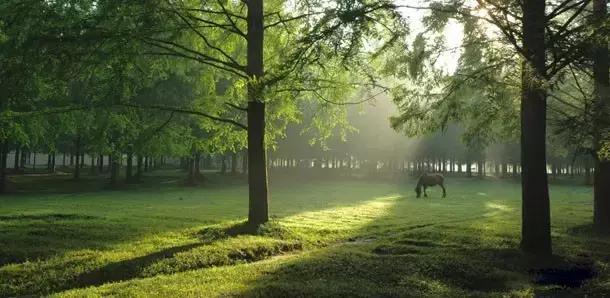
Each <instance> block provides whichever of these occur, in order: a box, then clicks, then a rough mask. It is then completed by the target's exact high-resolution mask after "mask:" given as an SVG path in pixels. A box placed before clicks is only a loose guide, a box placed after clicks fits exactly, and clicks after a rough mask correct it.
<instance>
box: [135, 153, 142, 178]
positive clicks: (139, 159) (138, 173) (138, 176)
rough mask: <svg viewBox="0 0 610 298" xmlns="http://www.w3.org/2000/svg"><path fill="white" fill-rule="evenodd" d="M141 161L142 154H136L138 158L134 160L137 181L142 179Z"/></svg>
mask: <svg viewBox="0 0 610 298" xmlns="http://www.w3.org/2000/svg"><path fill="white" fill-rule="evenodd" d="M142 163H143V157H142V155H140V154H138V159H137V161H136V167H137V168H136V179H137V180H138V181H140V180H142Z"/></svg>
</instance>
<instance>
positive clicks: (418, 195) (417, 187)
mask: <svg viewBox="0 0 610 298" xmlns="http://www.w3.org/2000/svg"><path fill="white" fill-rule="evenodd" d="M415 193H416V194H417V197H418V198H419V197H420V196H421V186H420V185H419V184H418V185H417V186H416V187H415Z"/></svg>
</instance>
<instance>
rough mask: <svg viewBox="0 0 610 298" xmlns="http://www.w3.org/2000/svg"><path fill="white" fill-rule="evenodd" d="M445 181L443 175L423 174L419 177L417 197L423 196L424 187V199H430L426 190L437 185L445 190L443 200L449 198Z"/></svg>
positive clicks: (416, 190)
mask: <svg viewBox="0 0 610 298" xmlns="http://www.w3.org/2000/svg"><path fill="white" fill-rule="evenodd" d="M444 180H445V178H443V175H441V174H423V175H421V176H420V177H419V180H418V181H417V186H416V187H415V193H416V194H417V197H418V198H419V197H420V195H421V189H422V187H423V188H424V197H426V198H427V197H428V194H427V193H426V188H428V187H432V186H435V185H438V186H440V187H441V188H442V189H443V198H444V197H446V196H447V192H446V191H445V185H444Z"/></svg>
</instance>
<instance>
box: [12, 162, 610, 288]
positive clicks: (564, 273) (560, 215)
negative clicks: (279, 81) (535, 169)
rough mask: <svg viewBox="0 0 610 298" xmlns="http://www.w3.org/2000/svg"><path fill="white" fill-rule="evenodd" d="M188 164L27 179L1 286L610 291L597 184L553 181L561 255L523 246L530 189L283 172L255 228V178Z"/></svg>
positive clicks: (15, 201)
mask: <svg viewBox="0 0 610 298" xmlns="http://www.w3.org/2000/svg"><path fill="white" fill-rule="evenodd" d="M179 175H180V173H177V172H160V173H157V174H155V175H154V176H151V177H147V178H146V181H147V183H145V184H142V185H134V186H125V187H123V189H120V190H109V189H106V188H105V187H104V181H102V180H100V179H98V178H95V177H85V178H84V179H83V181H81V182H79V183H75V182H73V181H71V180H70V178H69V177H60V176H28V177H25V176H24V177H19V178H18V181H17V185H21V186H22V188H21V189H19V188H17V189H16V190H15V191H14V193H13V194H9V195H6V196H3V197H1V198H0V243H2V245H1V246H0V296H2V297H6V296H22V295H35V296H39V295H51V296H56V297H82V296H158V297H186V296H205V297H213V296H247V297H250V296H265V297H268V296H291V297H307V296H353V297H364V296H367V297H370V296H376V297H380V296H383V297H440V296H445V297H457V296H517V297H520V296H521V297H531V296H536V295H542V296H556V295H566V296H572V295H578V296H581V295H585V294H588V295H590V296H602V295H610V250H609V249H608V248H609V247H610V238H609V237H605V236H600V235H596V234H594V233H593V232H592V231H591V226H590V222H591V218H592V199H591V197H592V194H591V188H590V187H587V186H581V185H577V184H572V183H555V184H551V204H552V237H553V245H554V255H553V257H551V258H547V259H539V258H534V257H532V256H528V255H525V254H523V253H521V252H520V251H519V250H518V246H519V237H520V217H521V214H520V204H521V201H520V185H519V183H518V182H516V181H513V180H508V179H506V180H503V179H494V178H487V179H476V178H471V179H468V178H448V179H447V191H448V196H447V198H445V199H443V198H441V191H440V189H438V188H433V189H430V190H429V195H430V197H429V198H420V199H417V198H415V193H414V191H413V187H414V182H413V181H412V180H410V179H409V178H400V179H396V180H392V181H371V180H370V179H369V180H364V179H351V180H347V179H342V180H326V181H322V180H320V179H318V180H315V179H283V178H282V177H281V176H282V175H277V176H273V173H272V176H271V185H270V189H271V198H270V206H271V207H270V214H271V215H272V220H271V222H270V223H268V224H266V225H265V226H263V227H261V228H260V229H258V230H257V231H250V230H247V229H245V228H244V225H243V223H244V221H245V219H246V216H247V212H248V211H247V208H248V201H247V186H246V184H245V181H244V179H243V178H240V177H223V176H220V175H215V174H210V175H208V177H209V180H208V183H206V184H205V185H203V186H199V187H184V186H183V185H182V184H181V180H180V176H179Z"/></svg>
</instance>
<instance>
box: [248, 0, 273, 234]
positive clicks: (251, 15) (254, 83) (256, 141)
mask: <svg viewBox="0 0 610 298" xmlns="http://www.w3.org/2000/svg"><path fill="white" fill-rule="evenodd" d="M247 3H248V4H247V5H248V16H247V19H248V33H247V40H248V66H247V73H248V77H249V79H250V80H249V81H248V166H249V169H248V186H249V189H248V192H249V193H248V194H249V208H248V209H249V210H248V222H249V223H250V225H252V226H258V225H260V224H263V223H266V222H267V221H269V206H268V200H267V196H268V185H267V156H266V154H267V152H266V150H265V103H264V101H263V98H262V97H263V86H261V82H260V80H261V79H262V77H263V74H264V70H263V37H264V28H263V0H249V1H248V2H247Z"/></svg>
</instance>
